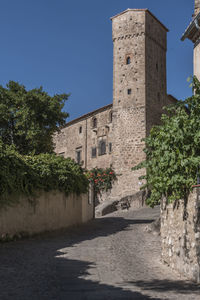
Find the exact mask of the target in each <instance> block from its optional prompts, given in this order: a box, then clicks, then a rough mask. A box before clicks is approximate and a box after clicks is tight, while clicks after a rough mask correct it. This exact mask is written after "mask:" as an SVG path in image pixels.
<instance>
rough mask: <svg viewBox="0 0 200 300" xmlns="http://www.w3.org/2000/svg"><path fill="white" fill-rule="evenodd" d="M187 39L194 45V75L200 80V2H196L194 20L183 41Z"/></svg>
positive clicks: (199, 0)
mask: <svg viewBox="0 0 200 300" xmlns="http://www.w3.org/2000/svg"><path fill="white" fill-rule="evenodd" d="M186 38H188V39H189V40H191V41H192V42H193V44H194V58H193V60H194V75H196V76H197V78H198V79H199V80H200V0H195V9H194V15H193V19H192V21H191V22H190V24H189V26H188V27H187V29H186V31H185V33H184V34H183V36H182V38H181V40H182V41H184V40H185V39H186Z"/></svg>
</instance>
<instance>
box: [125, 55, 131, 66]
mask: <svg viewBox="0 0 200 300" xmlns="http://www.w3.org/2000/svg"><path fill="white" fill-rule="evenodd" d="M130 63H131V58H130V56H128V57H127V58H126V64H127V65H130Z"/></svg>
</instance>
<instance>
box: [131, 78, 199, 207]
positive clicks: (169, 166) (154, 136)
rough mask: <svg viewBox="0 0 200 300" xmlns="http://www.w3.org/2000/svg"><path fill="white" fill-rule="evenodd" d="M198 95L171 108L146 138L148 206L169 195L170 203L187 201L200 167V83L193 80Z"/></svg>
mask: <svg viewBox="0 0 200 300" xmlns="http://www.w3.org/2000/svg"><path fill="white" fill-rule="evenodd" d="M193 90H194V91H195V94H194V95H193V96H192V97H190V98H188V99H186V100H185V101H179V102H178V103H177V104H175V105H173V106H171V107H169V108H167V111H168V113H167V114H166V115H163V116H162V124H161V125H160V126H155V127H153V128H152V130H151V132H150V135H149V136H148V137H147V138H146V139H145V142H146V148H145V149H144V152H145V153H146V161H144V162H142V163H141V164H139V165H138V166H136V167H135V168H133V170H136V169H141V168H146V172H147V173H146V174H147V175H146V176H143V177H142V178H143V179H146V184H145V185H143V187H142V188H143V189H144V188H147V189H148V190H149V191H150V193H149V198H148V199H147V204H149V205H150V206H154V205H156V204H158V203H159V202H160V199H161V197H162V196H165V197H166V198H167V200H168V202H172V201H175V200H178V199H187V196H188V194H189V192H190V191H191V189H192V185H194V184H195V183H196V177H197V176H196V175H197V172H198V170H199V166H200V83H199V81H198V80H197V78H196V77H194V79H193Z"/></svg>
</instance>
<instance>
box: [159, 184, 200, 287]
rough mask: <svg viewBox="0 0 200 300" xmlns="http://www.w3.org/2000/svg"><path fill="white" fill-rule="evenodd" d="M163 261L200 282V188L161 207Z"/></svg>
mask: <svg viewBox="0 0 200 300" xmlns="http://www.w3.org/2000/svg"><path fill="white" fill-rule="evenodd" d="M161 239H162V260H163V261H164V262H165V263H167V264H168V265H169V266H170V267H171V268H173V269H175V270H177V271H178V272H179V273H180V274H182V275H185V276H186V277H187V278H188V279H190V280H193V281H195V282H198V283H200V188H195V189H194V190H193V192H192V193H191V194H190V195H189V199H188V202H187V203H185V204H184V201H183V200H179V201H177V202H176V203H173V204H169V205H166V202H165V200H163V201H162V205H161Z"/></svg>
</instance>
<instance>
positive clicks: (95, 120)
mask: <svg viewBox="0 0 200 300" xmlns="http://www.w3.org/2000/svg"><path fill="white" fill-rule="evenodd" d="M92 128H97V118H93V119H92Z"/></svg>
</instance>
